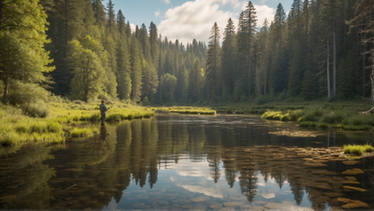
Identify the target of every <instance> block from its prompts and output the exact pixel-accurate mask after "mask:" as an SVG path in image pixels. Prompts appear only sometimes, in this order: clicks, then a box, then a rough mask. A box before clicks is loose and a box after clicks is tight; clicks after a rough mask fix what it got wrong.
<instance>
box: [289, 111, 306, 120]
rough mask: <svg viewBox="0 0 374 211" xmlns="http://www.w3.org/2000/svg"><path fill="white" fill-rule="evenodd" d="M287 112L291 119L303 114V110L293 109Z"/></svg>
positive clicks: (296, 118)
mask: <svg viewBox="0 0 374 211" xmlns="http://www.w3.org/2000/svg"><path fill="white" fill-rule="evenodd" d="M289 113H290V118H291V121H297V120H298V119H299V118H300V117H302V116H303V115H304V112H303V110H295V111H291V112H289Z"/></svg>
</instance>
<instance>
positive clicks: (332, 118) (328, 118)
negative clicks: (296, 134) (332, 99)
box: [322, 111, 344, 124]
mask: <svg viewBox="0 0 374 211" xmlns="http://www.w3.org/2000/svg"><path fill="white" fill-rule="evenodd" d="M343 119H344V117H343V115H342V114H341V113H336V112H335V111H330V112H329V113H327V114H325V115H324V116H323V117H322V122H324V123H328V124H338V123H341V122H342V121H343Z"/></svg>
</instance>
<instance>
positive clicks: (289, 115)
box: [216, 101, 374, 130]
mask: <svg viewBox="0 0 374 211" xmlns="http://www.w3.org/2000/svg"><path fill="white" fill-rule="evenodd" d="M370 108H371V105H370V104H369V103H367V102H362V101H342V102H318V101H316V102H293V103H286V102H280V103H268V104H263V105H255V104H250V105H244V104H236V105H228V106H218V107H216V109H217V112H218V113H229V114H259V115H262V118H263V119H266V120H277V121H284V122H289V121H293V122H297V123H298V124H299V126H300V127H303V128H311V129H327V128H329V127H330V128H340V129H343V130H374V115H373V114H362V112H364V111H367V110H368V109H370Z"/></svg>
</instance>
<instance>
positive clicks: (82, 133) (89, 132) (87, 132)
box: [70, 128, 98, 138]
mask: <svg viewBox="0 0 374 211" xmlns="http://www.w3.org/2000/svg"><path fill="white" fill-rule="evenodd" d="M97 133H98V130H97V129H94V128H74V129H73V130H71V131H70V137H72V138H84V137H91V136H93V135H94V134H97Z"/></svg>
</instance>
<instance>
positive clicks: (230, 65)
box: [221, 18, 237, 100]
mask: <svg viewBox="0 0 374 211" xmlns="http://www.w3.org/2000/svg"><path fill="white" fill-rule="evenodd" d="M236 50H237V48H236V37H235V26H234V22H233V21H232V20H231V18H230V19H229V20H228V22H227V25H226V28H225V32H224V38H223V43H222V57H221V63H222V79H223V80H224V81H223V97H224V99H229V100H230V98H231V96H232V94H233V91H234V71H235V70H236V64H237V60H236V58H237V52H236Z"/></svg>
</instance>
